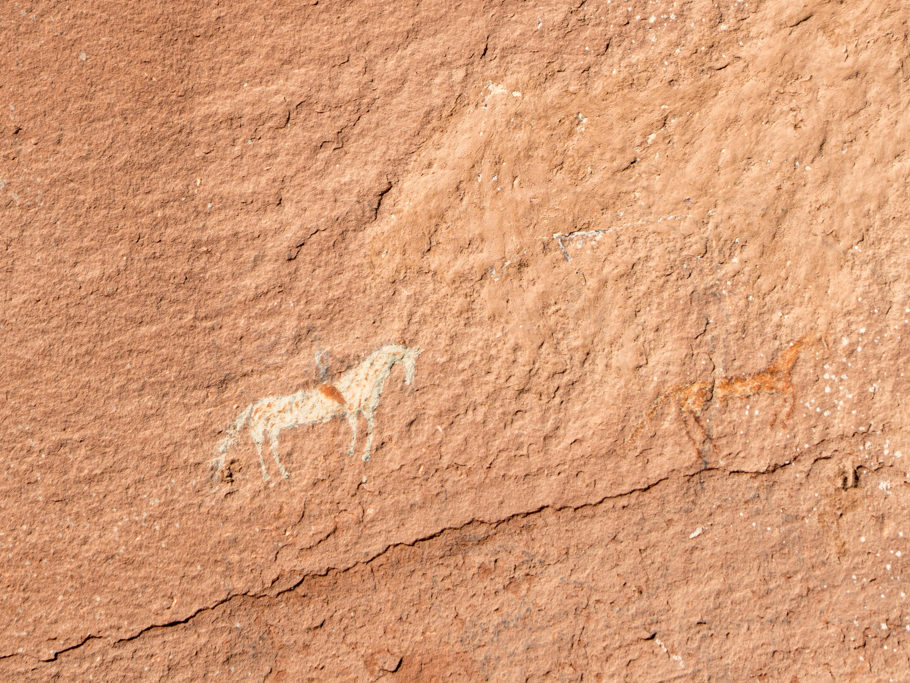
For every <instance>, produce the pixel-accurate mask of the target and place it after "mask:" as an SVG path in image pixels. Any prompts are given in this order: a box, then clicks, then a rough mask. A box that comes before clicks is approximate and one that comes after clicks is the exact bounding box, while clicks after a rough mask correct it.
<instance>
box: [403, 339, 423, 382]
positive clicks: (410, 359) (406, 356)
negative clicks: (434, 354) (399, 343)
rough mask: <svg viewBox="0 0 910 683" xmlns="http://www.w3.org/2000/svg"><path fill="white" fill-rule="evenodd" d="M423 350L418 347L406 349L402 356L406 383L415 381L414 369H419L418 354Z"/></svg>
mask: <svg viewBox="0 0 910 683" xmlns="http://www.w3.org/2000/svg"><path fill="white" fill-rule="evenodd" d="M421 353H423V351H422V350H421V349H419V348H417V347H414V348H413V349H407V348H406V349H405V351H404V353H403V354H402V356H401V362H402V363H404V383H405V384H413V383H414V371H415V370H416V369H417V356H419V355H420V354H421Z"/></svg>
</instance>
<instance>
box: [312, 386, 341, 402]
mask: <svg viewBox="0 0 910 683" xmlns="http://www.w3.org/2000/svg"><path fill="white" fill-rule="evenodd" d="M319 393H320V394H322V395H323V396H325V397H326V398H330V399H332V400H333V401H337V402H338V403H340V404H341V405H347V401H345V400H344V396H342V395H341V392H340V391H338V389H337V388H336V387H335V385H334V384H320V385H319Z"/></svg>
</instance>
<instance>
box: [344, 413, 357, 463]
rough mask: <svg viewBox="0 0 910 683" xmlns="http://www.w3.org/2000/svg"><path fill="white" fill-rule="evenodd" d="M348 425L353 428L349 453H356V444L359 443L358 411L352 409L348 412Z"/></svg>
mask: <svg viewBox="0 0 910 683" xmlns="http://www.w3.org/2000/svg"><path fill="white" fill-rule="evenodd" d="M346 417H347V418H348V425H349V426H350V428H351V445H350V446H348V455H354V446H356V445H357V411H356V410H352V411H350V412H348V413H347V414H346Z"/></svg>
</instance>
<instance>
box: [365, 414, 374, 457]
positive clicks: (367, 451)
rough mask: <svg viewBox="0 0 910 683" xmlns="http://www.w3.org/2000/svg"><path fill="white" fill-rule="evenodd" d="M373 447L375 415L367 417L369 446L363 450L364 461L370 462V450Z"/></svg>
mask: <svg viewBox="0 0 910 683" xmlns="http://www.w3.org/2000/svg"><path fill="white" fill-rule="evenodd" d="M372 447H373V413H370V414H369V415H367V445H366V446H365V447H364V449H363V461H364V462H369V461H370V449H371V448H372Z"/></svg>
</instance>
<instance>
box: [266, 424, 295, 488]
mask: <svg viewBox="0 0 910 683" xmlns="http://www.w3.org/2000/svg"><path fill="white" fill-rule="evenodd" d="M269 445H270V446H271V447H272V457H273V458H275V464H276V465H278V469H279V470H280V471H281V476H283V477H284V478H285V479H287V478H288V477H290V476H291V475H290V474H288V472H287V470H286V469H284V465H282V464H281V460H280V459H279V458H278V430H275V431H271V432H269ZM260 457H261V456H260Z"/></svg>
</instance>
